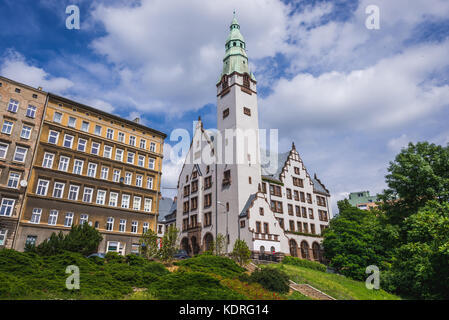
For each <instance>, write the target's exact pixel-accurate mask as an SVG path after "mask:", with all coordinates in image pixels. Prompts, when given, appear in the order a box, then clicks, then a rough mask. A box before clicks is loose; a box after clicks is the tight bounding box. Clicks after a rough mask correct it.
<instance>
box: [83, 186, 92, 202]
mask: <svg viewBox="0 0 449 320" xmlns="http://www.w3.org/2000/svg"><path fill="white" fill-rule="evenodd" d="M93 193H94V189H92V188H86V187H85V188H84V194H83V202H92V194H93Z"/></svg>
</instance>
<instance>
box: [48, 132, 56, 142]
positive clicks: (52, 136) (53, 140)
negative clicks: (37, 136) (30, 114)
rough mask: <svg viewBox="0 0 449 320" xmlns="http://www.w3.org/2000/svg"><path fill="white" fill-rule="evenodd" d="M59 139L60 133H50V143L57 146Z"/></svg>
mask: <svg viewBox="0 0 449 320" xmlns="http://www.w3.org/2000/svg"><path fill="white" fill-rule="evenodd" d="M58 138H59V132H58V131H53V130H50V131H49V133H48V142H49V143H52V144H57V143H58Z"/></svg>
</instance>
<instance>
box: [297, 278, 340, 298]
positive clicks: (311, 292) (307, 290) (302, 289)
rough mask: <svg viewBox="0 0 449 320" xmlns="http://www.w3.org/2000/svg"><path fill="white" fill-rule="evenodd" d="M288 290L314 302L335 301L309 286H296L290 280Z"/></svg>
mask: <svg viewBox="0 0 449 320" xmlns="http://www.w3.org/2000/svg"><path fill="white" fill-rule="evenodd" d="M290 288H291V289H292V290H295V291H298V292H299V293H301V294H303V295H305V296H307V297H309V298H312V299H314V300H335V298H333V297H331V296H330V295H328V294H325V293H324V292H321V291H320V290H318V289H316V288H314V287H312V286H311V285H309V284H297V283H296V282H294V281H291V280H290Z"/></svg>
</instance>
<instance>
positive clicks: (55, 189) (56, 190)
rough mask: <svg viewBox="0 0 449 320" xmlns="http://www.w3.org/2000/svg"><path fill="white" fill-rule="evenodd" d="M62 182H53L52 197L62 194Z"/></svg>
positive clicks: (60, 196)
mask: <svg viewBox="0 0 449 320" xmlns="http://www.w3.org/2000/svg"><path fill="white" fill-rule="evenodd" d="M64 186H65V184H64V183H61V182H55V184H54V186H53V197H54V198H62V196H63V194H64Z"/></svg>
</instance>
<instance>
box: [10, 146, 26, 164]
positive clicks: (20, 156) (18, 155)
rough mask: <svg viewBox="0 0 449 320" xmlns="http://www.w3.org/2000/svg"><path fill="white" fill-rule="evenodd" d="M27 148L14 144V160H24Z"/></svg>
mask: <svg viewBox="0 0 449 320" xmlns="http://www.w3.org/2000/svg"><path fill="white" fill-rule="evenodd" d="M27 152H28V148H25V147H19V146H16V152H14V158H13V160H14V161H17V162H25V158H26V156H27Z"/></svg>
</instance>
